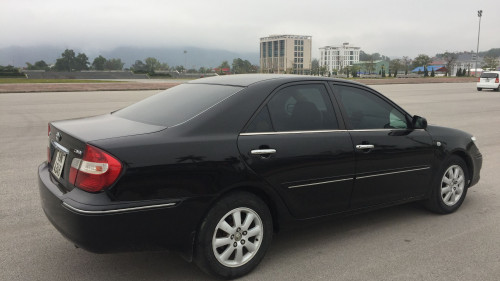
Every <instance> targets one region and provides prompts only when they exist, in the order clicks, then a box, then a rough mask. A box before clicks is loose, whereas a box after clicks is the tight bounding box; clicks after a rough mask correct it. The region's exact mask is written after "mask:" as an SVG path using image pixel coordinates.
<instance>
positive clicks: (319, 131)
mask: <svg viewBox="0 0 500 281" xmlns="http://www.w3.org/2000/svg"><path fill="white" fill-rule="evenodd" d="M345 132H347V130H317V131H284V132H260V133H241V134H240V136H260V135H288V134H317V133H345Z"/></svg>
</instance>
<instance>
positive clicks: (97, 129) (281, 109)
mask: <svg viewBox="0 0 500 281" xmlns="http://www.w3.org/2000/svg"><path fill="white" fill-rule="evenodd" d="M475 141H476V140H475V138H474V136H472V135H471V134H468V133H466V132H463V131H460V130H457V129H451V128H445V127H438V126H434V125H432V126H431V125H427V121H426V119H425V118H423V117H420V116H417V115H410V114H409V113H408V112H406V111H405V110H404V109H403V108H401V107H400V106H398V105H397V104H395V103H394V102H392V101H391V100H389V99H388V98H386V97H384V96H383V95H382V94H380V93H378V92H377V91H375V90H373V89H371V88H369V87H367V86H364V85H362V84H359V83H355V82H349V81H345V80H339V79H330V78H322V77H312V76H294V75H260V74H255V75H231V76H226V77H211V78H202V79H198V80H194V81H190V82H188V83H185V84H181V85H179V86H176V87H173V88H170V89H168V90H166V91H164V92H161V93H159V94H156V95H153V96H151V97H149V98H147V99H144V100H142V101H139V102H137V103H135V104H133V105H130V106H128V107H125V108H123V109H119V110H117V111H114V112H111V113H109V114H105V115H100V116H93V117H88V118H80V119H73V120H62V121H54V122H50V123H49V125H48V143H47V160H46V162H44V163H42V164H41V165H40V166H39V168H38V175H39V177H38V178H39V190H40V195H41V201H42V207H43V210H44V212H45V214H46V216H47V217H48V219H49V220H50V222H51V223H52V224H53V225H54V226H55V228H57V230H59V232H61V233H62V235H64V236H65V237H66V238H67V239H69V240H70V241H71V242H72V243H74V244H75V245H76V246H78V247H81V248H83V249H86V250H88V251H92V252H98V253H102V252H114V251H128V250H136V249H168V250H172V251H176V252H179V253H180V254H181V255H182V256H183V257H185V258H186V259H187V260H188V261H194V262H196V264H197V265H198V266H199V267H200V268H201V269H203V270H204V271H206V272H208V273H210V274H212V275H215V276H218V277H222V278H235V277H239V276H242V275H244V274H246V273H248V272H250V271H251V270H252V269H254V268H255V267H256V266H257V265H258V264H259V262H260V261H261V260H262V258H263V257H264V254H265V253H266V250H267V249H268V248H269V246H270V243H271V239H272V237H273V234H274V233H275V232H277V231H279V230H282V229H284V228H287V227H290V226H295V225H298V224H301V223H304V222H307V221H312V220H316V219H319V218H325V217H338V216H344V215H346V214H350V213H358V212H361V211H366V210H371V209H375V208H381V207H386V206H392V205H396V204H402V203H406V202H411V201H421V202H422V203H423V204H424V205H425V206H426V207H427V208H428V209H430V210H431V211H433V212H437V213H441V214H448V213H452V212H454V211H456V210H457V209H458V208H459V207H460V205H461V204H462V202H463V201H464V199H465V196H466V194H467V190H468V188H470V187H471V186H473V185H475V184H476V183H477V182H478V181H479V174H480V169H481V164H482V156H481V153H480V152H479V150H478V148H477V146H476V143H475Z"/></svg>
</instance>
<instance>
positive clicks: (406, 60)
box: [403, 56, 412, 75]
mask: <svg viewBox="0 0 500 281" xmlns="http://www.w3.org/2000/svg"><path fill="white" fill-rule="evenodd" d="M411 63H412V60H411V59H410V58H409V57H407V56H404V57H403V64H404V66H405V75H408V67H409V66H410V64H411Z"/></svg>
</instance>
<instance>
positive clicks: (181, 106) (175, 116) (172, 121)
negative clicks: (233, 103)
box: [113, 84, 241, 127]
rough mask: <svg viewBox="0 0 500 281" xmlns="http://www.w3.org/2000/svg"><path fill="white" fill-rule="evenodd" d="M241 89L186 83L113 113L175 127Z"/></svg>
mask: <svg viewBox="0 0 500 281" xmlns="http://www.w3.org/2000/svg"><path fill="white" fill-rule="evenodd" d="M239 90H241V88H240V87H231V86H221V85H206V84H182V85H179V86H176V87H173V88H170V89H168V90H166V91H164V92H161V93H159V94H156V95H154V96H151V97H149V98H146V99H144V100H142V101H140V102H138V103H135V104H132V105H131V106H128V107H125V108H124V109H121V110H118V111H116V112H115V113H113V114H114V115H116V116H119V117H122V118H125V119H129V120H133V121H137V122H141V123H147V124H153V125H159V126H165V127H171V126H174V125H177V124H180V123H182V122H185V121H187V120H189V119H191V118H193V117H194V116H196V115H198V114H199V113H201V112H203V111H204V110H206V109H208V108H210V107H211V106H213V105H215V104H216V103H218V102H220V101H222V100H223V99H225V98H227V97H229V96H231V95H232V94H234V93H236V92H238V91H239Z"/></svg>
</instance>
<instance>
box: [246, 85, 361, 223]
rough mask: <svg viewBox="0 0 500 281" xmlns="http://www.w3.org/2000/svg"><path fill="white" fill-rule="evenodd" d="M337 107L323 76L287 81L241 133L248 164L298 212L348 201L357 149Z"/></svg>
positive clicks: (314, 212) (319, 211) (321, 210)
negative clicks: (319, 78) (312, 80)
mask: <svg viewBox="0 0 500 281" xmlns="http://www.w3.org/2000/svg"><path fill="white" fill-rule="evenodd" d="M335 108H336V105H335ZM335 108H334V106H333V104H332V102H331V99H330V97H329V93H328V86H327V84H325V83H323V82H315V83H313V82H310V83H299V84H292V85H286V86H283V87H281V88H279V89H278V90H276V91H275V92H274V93H273V95H271V96H270V98H269V99H268V101H267V102H266V103H265V104H263V105H262V107H261V108H260V109H259V110H258V112H257V114H256V115H255V116H254V118H253V119H252V120H251V121H250V122H249V125H248V126H247V128H246V130H245V131H244V132H243V133H241V134H240V136H239V138H238V146H239V149H240V153H241V155H242V156H243V158H244V159H245V161H246V163H247V165H248V166H249V167H250V168H251V169H252V170H253V171H254V172H255V173H257V174H258V175H259V176H261V177H262V179H263V180H264V181H266V182H267V183H268V184H269V185H271V186H272V187H273V188H275V189H276V190H277V192H278V193H279V194H280V195H281V197H282V198H283V199H284V201H285V203H286V205H287V206H288V208H289V210H290V212H291V213H292V215H294V216H295V217H298V218H307V217H314V216H320V215H325V214H330V213H334V212H339V211H343V210H346V209H348V207H349V201H350V196H351V192H352V186H353V180H354V152H353V145H352V142H351V138H350V136H349V133H348V132H347V131H346V130H345V128H344V127H343V124H339V122H338V121H337V120H338V117H339V115H338V114H339V112H338V108H337V109H336V110H335Z"/></svg>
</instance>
